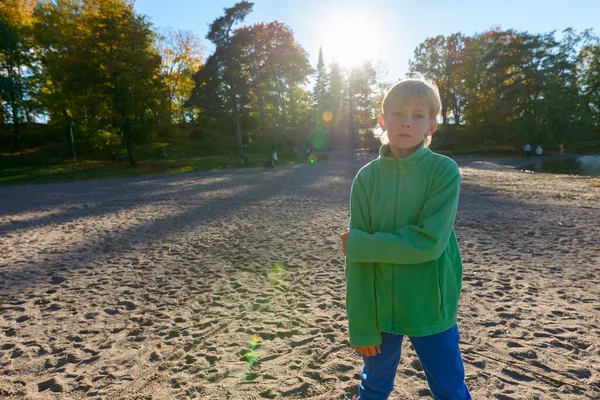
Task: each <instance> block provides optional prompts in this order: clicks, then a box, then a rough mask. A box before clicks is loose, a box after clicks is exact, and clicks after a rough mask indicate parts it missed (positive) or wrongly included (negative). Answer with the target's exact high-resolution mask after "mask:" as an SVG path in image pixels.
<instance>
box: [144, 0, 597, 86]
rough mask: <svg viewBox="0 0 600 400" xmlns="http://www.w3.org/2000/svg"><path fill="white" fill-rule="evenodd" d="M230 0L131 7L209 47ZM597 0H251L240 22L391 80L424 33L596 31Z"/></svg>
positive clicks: (161, 1)
mask: <svg viewBox="0 0 600 400" xmlns="http://www.w3.org/2000/svg"><path fill="white" fill-rule="evenodd" d="M235 3H236V0H231V1H222V0H170V1H165V0H136V4H135V9H136V11H137V12H139V13H141V14H145V15H147V16H148V17H149V18H150V20H151V21H152V23H153V24H154V25H155V26H156V27H159V28H167V27H171V28H173V29H182V30H191V31H193V32H194V33H196V34H197V35H198V36H199V37H200V38H201V40H202V42H203V44H204V46H205V47H206V54H210V53H211V52H212V51H213V49H214V47H213V46H212V44H211V43H210V42H209V41H208V40H207V39H206V38H205V36H206V33H207V32H208V25H209V24H210V23H211V22H212V21H214V20H215V19H216V18H218V17H220V16H221V15H223V8H225V7H231V6H233V5H234V4H235ZM599 15H600V0H571V1H566V0H565V1H557V0H545V1H544V0H520V1H516V0H505V1H497V0H496V1H482V0H455V1H442V0H425V1H415V0H412V1H405V0H396V1H393V0H370V1H365V0H361V1H359V0H343V1H342V0H287V1H286V0H256V1H254V8H253V11H252V13H251V14H250V15H249V16H248V17H247V18H246V20H245V21H244V24H245V25H252V24H254V23H258V22H271V21H279V22H283V23H285V24H287V25H288V26H289V27H290V28H291V29H292V30H293V31H294V36H295V38H296V41H297V42H298V43H300V44H301V45H302V47H303V48H304V49H305V50H306V51H307V53H308V54H309V57H310V61H311V64H312V65H313V66H315V65H316V63H317V57H318V53H319V46H323V51H324V57H325V61H326V62H327V63H328V62H330V61H331V59H332V57H334V56H335V58H336V59H338V60H340V61H341V63H342V64H346V65H349V64H351V63H352V62H356V61H360V58H361V57H360V54H367V55H368V56H369V57H370V58H372V59H374V60H377V61H381V62H383V63H384V64H385V67H386V70H387V71H388V74H387V76H385V79H386V80H387V81H389V82H395V81H396V80H398V79H401V78H403V77H404V76H405V74H406V72H407V71H408V60H409V59H410V58H411V57H412V55H413V52H414V49H415V47H417V46H418V45H419V44H420V43H421V42H423V41H424V40H425V39H427V38H428V37H433V36H436V35H440V34H441V35H449V34H452V33H455V32H462V33H464V34H466V35H473V34H476V33H479V32H483V31H485V30H487V29H489V28H490V27H494V26H500V27H501V28H502V29H515V30H517V31H528V32H530V33H547V32H551V31H554V30H556V31H558V32H560V31H562V30H563V29H565V28H568V27H572V28H574V29H576V30H577V31H583V30H585V29H588V28H592V29H593V30H594V32H595V33H596V35H600V18H599V17H598V16H599Z"/></svg>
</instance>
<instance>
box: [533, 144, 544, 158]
mask: <svg viewBox="0 0 600 400" xmlns="http://www.w3.org/2000/svg"><path fill="white" fill-rule="evenodd" d="M543 153H544V149H542V146H539V145H538V147H536V149H535V155H536V156H541V155H542V154H543Z"/></svg>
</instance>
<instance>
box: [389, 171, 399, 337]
mask: <svg viewBox="0 0 600 400" xmlns="http://www.w3.org/2000/svg"><path fill="white" fill-rule="evenodd" d="M399 169H400V166H399V163H398V160H396V186H395V190H394V219H393V220H392V221H393V222H392V224H393V225H392V227H393V228H394V229H395V228H396V218H397V211H398V182H399V181H400V171H399ZM391 268H392V279H391V280H392V282H391V284H392V333H394V331H395V330H396V266H395V265H392V266H391Z"/></svg>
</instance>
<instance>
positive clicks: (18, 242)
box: [0, 153, 600, 400]
mask: <svg viewBox="0 0 600 400" xmlns="http://www.w3.org/2000/svg"><path fill="white" fill-rule="evenodd" d="M340 154H341V155H340V156H337V157H332V158H331V160H330V161H328V162H318V163H316V164H313V165H310V166H308V167H305V166H293V167H279V168H274V169H264V168H243V169H228V170H223V171H212V172H198V173H189V174H179V175H168V176H154V177H138V178H125V179H108V180H98V181H88V182H78V183H65V184H48V185H35V186H19V187H3V188H0V369H1V371H2V374H1V375H0V398H3V399H5V398H6V399H13V398H17V399H80V398H85V399H89V398H92V399H144V400H149V399H158V400H163V399H257V400H260V399H279V398H314V399H352V398H356V387H357V383H358V374H359V371H360V368H361V359H360V357H359V355H358V354H357V353H355V352H354V351H353V350H352V349H351V347H350V346H349V342H348V337H347V321H346V316H345V309H344V287H345V283H344V258H343V255H342V253H341V246H340V243H339V239H338V236H339V234H340V233H341V232H342V231H343V230H344V229H345V227H346V226H347V223H348V215H349V210H348V199H349V191H350V183H351V180H352V178H353V177H354V175H355V173H356V172H357V171H358V169H359V168H360V167H361V166H362V165H364V164H365V163H366V162H367V161H368V160H369V159H370V158H371V157H372V156H371V155H369V154H362V155H355V156H354V157H353V156H352V154H351V153H340ZM513 161H518V160H513ZM458 162H459V164H460V166H461V172H462V174H463V188H462V193H461V199H460V205H459V211H458V216H457V221H456V234H457V237H458V239H459V245H460V248H461V251H462V254H463V259H464V285H463V293H462V298H461V306H460V312H459V326H460V329H461V347H462V351H463V356H464V360H465V368H466V380H467V383H468V386H469V387H470V389H471V392H472V395H473V398H474V399H503V400H508V399H599V398H600V340H599V339H600V180H598V179H597V178H596V179H594V178H586V177H576V176H560V175H546V174H532V173H526V172H520V171H517V170H514V169H512V168H510V167H509V166H507V165H503V164H510V163H511V162H510V160H508V161H507V160H502V162H500V161H499V160H491V159H490V160H474V159H470V158H465V159H459V160H458ZM518 162H521V161H518ZM403 353H404V354H403V358H402V361H401V364H400V367H399V369H398V374H397V377H396V388H395V391H394V393H393V394H392V396H391V397H390V399H427V398H431V395H430V393H429V390H428V389H427V383H426V381H425V376H424V373H423V371H422V368H421V366H420V364H419V362H418V360H417V359H416V356H415V353H414V351H413V349H412V347H411V346H410V342H409V341H405V343H404V348H403Z"/></svg>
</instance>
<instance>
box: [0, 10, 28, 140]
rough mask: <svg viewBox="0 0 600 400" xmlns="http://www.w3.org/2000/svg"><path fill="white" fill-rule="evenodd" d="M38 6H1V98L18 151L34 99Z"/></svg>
mask: <svg viewBox="0 0 600 400" xmlns="http://www.w3.org/2000/svg"><path fill="white" fill-rule="evenodd" d="M34 5H35V1H33V0H5V1H4V2H2V3H0V96H1V98H2V99H3V100H4V101H5V102H6V107H7V108H8V110H9V114H8V115H9V120H10V121H11V122H12V125H13V135H14V142H13V150H14V151H18V150H19V149H20V147H21V136H20V132H21V131H20V123H21V121H22V120H23V118H25V117H26V115H27V114H28V113H27V108H26V104H27V97H30V96H31V93H27V91H28V88H29V85H30V81H31V73H30V68H31V64H32V58H31V50H32V45H31V40H30V33H29V32H30V27H31V25H32V23H33V7H34ZM3 111H4V105H3ZM5 112H6V111H5ZM3 114H4V113H3Z"/></svg>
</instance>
